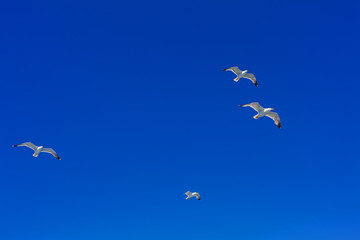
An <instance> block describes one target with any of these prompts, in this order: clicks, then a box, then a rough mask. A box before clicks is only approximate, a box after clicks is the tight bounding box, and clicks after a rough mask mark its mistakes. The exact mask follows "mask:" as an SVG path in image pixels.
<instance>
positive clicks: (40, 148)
mask: <svg viewBox="0 0 360 240" xmlns="http://www.w3.org/2000/svg"><path fill="white" fill-rule="evenodd" d="M23 146H25V147H28V148H31V149H32V150H34V151H35V153H34V154H33V156H34V157H37V156H38V155H39V153H41V152H46V153H50V154H52V155H53V156H54V157H56V158H57V159H59V160H61V159H60V157H59V155H57V153H56V152H55V151H54V150H53V149H52V148H44V147H43V146H36V145H35V144H33V143H31V142H25V143H22V144H18V145H13V147H23Z"/></svg>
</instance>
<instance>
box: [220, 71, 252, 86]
mask: <svg viewBox="0 0 360 240" xmlns="http://www.w3.org/2000/svg"><path fill="white" fill-rule="evenodd" d="M223 71H232V72H233V73H235V74H236V78H235V79H234V81H235V82H237V81H239V79H240V78H247V79H250V80H251V81H252V82H253V83H254V84H255V86H258V83H257V81H256V78H255V76H254V74H252V73H247V72H248V70H245V71H241V70H240V69H239V68H238V67H231V68H225V69H223Z"/></svg>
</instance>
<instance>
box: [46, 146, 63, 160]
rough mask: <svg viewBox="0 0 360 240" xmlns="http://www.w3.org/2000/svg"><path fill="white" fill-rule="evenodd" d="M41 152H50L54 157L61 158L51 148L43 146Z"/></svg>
mask: <svg viewBox="0 0 360 240" xmlns="http://www.w3.org/2000/svg"><path fill="white" fill-rule="evenodd" d="M42 152H47V153H50V154H52V155H53V156H54V157H56V158H57V159H59V160H61V159H60V157H59V155H57V153H56V152H55V151H54V149H52V148H43V149H42Z"/></svg>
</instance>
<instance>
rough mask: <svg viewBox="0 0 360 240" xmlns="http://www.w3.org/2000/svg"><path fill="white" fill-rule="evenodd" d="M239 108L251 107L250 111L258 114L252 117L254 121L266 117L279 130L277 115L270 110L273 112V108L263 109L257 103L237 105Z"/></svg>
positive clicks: (279, 124)
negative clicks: (272, 121)
mask: <svg viewBox="0 0 360 240" xmlns="http://www.w3.org/2000/svg"><path fill="white" fill-rule="evenodd" d="M239 107H251V108H252V109H254V110H255V111H257V112H258V114H256V115H255V116H254V118H255V119H258V118H259V117H263V116H267V117H269V118H271V119H272V120H274V122H275V125H276V126H277V127H278V128H281V122H280V117H279V115H278V114H277V113H276V112H271V110H274V109H273V108H263V107H262V106H260V104H259V103H258V102H253V103H249V104H244V105H239Z"/></svg>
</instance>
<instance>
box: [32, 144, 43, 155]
mask: <svg viewBox="0 0 360 240" xmlns="http://www.w3.org/2000/svg"><path fill="white" fill-rule="evenodd" d="M43 149H44V147H43V146H39V147H37V148H36V150H35V152H34V154H33V156H34V157H37V156H39V153H41V151H42V150H43Z"/></svg>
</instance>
